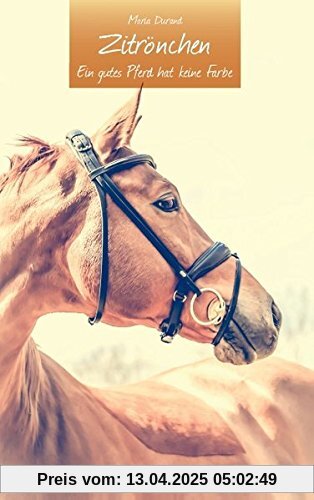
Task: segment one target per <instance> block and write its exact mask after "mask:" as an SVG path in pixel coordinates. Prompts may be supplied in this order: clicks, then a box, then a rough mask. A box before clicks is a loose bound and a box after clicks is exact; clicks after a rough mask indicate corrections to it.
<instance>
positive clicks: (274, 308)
mask: <svg viewBox="0 0 314 500" xmlns="http://www.w3.org/2000/svg"><path fill="white" fill-rule="evenodd" d="M271 312H272V315H273V322H274V325H275V327H276V328H277V330H278V331H279V329H280V327H281V320H282V315H281V312H280V310H279V308H278V306H277V305H276V304H275V302H274V301H272V305H271Z"/></svg>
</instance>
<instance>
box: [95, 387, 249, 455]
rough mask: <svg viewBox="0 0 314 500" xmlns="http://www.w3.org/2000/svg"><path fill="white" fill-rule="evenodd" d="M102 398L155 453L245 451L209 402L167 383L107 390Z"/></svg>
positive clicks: (190, 453)
mask: <svg viewBox="0 0 314 500" xmlns="http://www.w3.org/2000/svg"><path fill="white" fill-rule="evenodd" d="M103 399H104V401H105V404H106V407H107V408H108V410H109V411H110V412H111V414H112V415H113V416H114V417H115V418H116V419H117V420H118V421H119V422H121V423H122V424H123V425H124V426H125V427H126V428H127V429H128V430H129V431H130V432H131V433H132V434H133V435H134V436H135V437H136V438H137V439H138V440H139V441H141V442H142V443H143V444H144V445H145V446H146V447H147V448H149V449H151V450H153V451H155V452H158V453H163V454H171V455H183V456H186V457H201V456H212V455H221V456H226V455H230V456H231V455H239V454H241V453H243V451H244V450H243V448H242V446H241V444H240V442H239V441H238V439H237V437H236V436H235V434H234V433H233V431H232V430H231V428H230V426H229V425H228V424H227V423H226V422H225V421H224V419H223V418H222V417H221V415H220V414H219V413H218V412H217V411H215V409H214V408H213V407H212V406H211V405H210V404H209V402H208V403H205V402H204V401H202V400H201V399H200V398H198V397H197V396H194V395H192V394H190V393H188V392H186V391H184V390H182V389H178V388H176V387H174V386H171V385H169V384H167V383H162V382H160V381H158V380H153V379H150V380H148V381H145V382H142V383H138V384H133V385H129V386H124V387H121V388H118V389H110V390H108V389H106V391H104V392H103Z"/></svg>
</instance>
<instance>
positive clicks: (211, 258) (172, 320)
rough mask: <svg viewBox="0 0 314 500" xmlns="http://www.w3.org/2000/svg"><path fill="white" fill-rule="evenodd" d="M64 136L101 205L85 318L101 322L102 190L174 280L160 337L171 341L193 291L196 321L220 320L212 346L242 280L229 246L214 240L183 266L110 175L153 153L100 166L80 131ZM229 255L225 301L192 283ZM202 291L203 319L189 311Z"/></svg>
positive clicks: (104, 271)
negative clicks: (93, 301)
mask: <svg viewBox="0 0 314 500" xmlns="http://www.w3.org/2000/svg"><path fill="white" fill-rule="evenodd" d="M66 138H67V141H68V142H69V144H70V145H71V146H72V148H73V149H74V151H75V153H76V155H77V157H78V158H79V160H80V162H81V163H82V165H83V166H84V167H85V168H86V169H87V171H88V175H89V177H90V180H91V181H92V182H93V183H94V184H95V187H96V189H97V192H98V195H99V198H100V205H101V215H102V259H101V271H100V285H99V295H98V307H97V311H96V314H95V316H94V317H93V318H89V320H88V321H89V323H90V324H91V325H93V324H94V323H97V322H98V321H100V319H101V318H102V315H103V312H104V307H105V303H106V296H107V288H108V270H109V255H108V215H107V200H106V195H107V194H108V195H109V196H110V198H111V199H112V201H113V202H114V203H115V204H116V205H117V206H118V207H119V208H120V209H121V210H122V212H124V213H125V215H126V216H127V217H128V218H129V219H130V220H131V221H132V222H133V223H134V224H135V225H136V226H137V227H138V229H139V230H140V231H141V232H142V233H143V235H144V236H145V237H146V238H147V239H148V240H149V241H150V242H151V244H152V245H153V246H154V247H155V248H156V249H157V250H158V252H159V253H160V254H161V255H162V256H163V258H164V259H165V260H166V261H167V262H168V264H169V266H170V267H171V268H172V270H173V271H174V273H175V275H176V276H177V277H178V283H177V286H176V289H175V291H174V294H173V299H172V304H171V308H170V313H169V316H168V317H167V318H166V319H164V320H163V321H162V322H161V324H160V326H159V330H160V331H161V340H162V341H163V342H167V343H171V342H172V340H173V338H174V336H175V335H176V334H177V333H179V332H180V330H181V328H182V322H181V320H180V318H181V314H182V310H183V307H184V303H185V301H186V299H187V297H188V294H189V293H190V292H193V293H194V295H193V298H192V300H191V302H190V312H191V316H192V317H193V319H194V320H195V321H196V322H197V323H198V324H200V325H205V326H207V325H208V326H209V325H215V326H217V325H219V324H220V328H219V331H218V333H217V335H216V336H215V338H214V340H213V341H212V343H213V344H214V345H217V344H218V343H219V342H220V340H221V339H222V338H223V336H224V334H225V333H226V331H227V328H228V325H229V323H230V321H231V319H232V317H233V314H234V312H235V309H236V305H237V300H238V295H239V289H240V282H241V262H240V259H239V258H238V256H237V255H236V254H233V253H231V251H230V250H229V248H228V247H227V246H226V245H224V244H223V243H219V242H216V243H214V244H213V245H212V246H211V247H210V248H208V249H207V250H205V252H204V253H202V254H201V255H200V256H199V257H198V258H197V259H196V261H195V262H194V263H193V264H192V266H190V267H189V268H188V269H186V268H185V267H184V266H182V264H181V263H180V262H179V261H178V259H177V258H176V257H175V255H173V253H172V252H171V251H170V250H169V249H168V248H167V247H166V245H165V244H164V243H163V241H162V240H161V239H160V238H159V237H158V236H157V234H156V233H155V232H154V231H153V230H152V228H151V227H150V226H149V225H148V224H147V222H146V221H145V219H144V218H143V217H142V216H141V214H140V213H139V212H138V211H137V210H135V208H134V207H133V206H132V205H131V204H130V203H129V202H128V200H127V199H126V198H125V196H124V195H123V193H122V192H121V191H120V189H119V188H118V187H117V185H116V184H115V183H114V182H113V180H112V179H111V176H112V175H113V174H115V173H117V172H121V171H123V170H128V169H129V168H132V167H136V166H137V165H139V164H142V163H147V164H148V165H149V166H150V167H152V168H154V169H156V168H157V167H156V164H155V162H154V160H153V159H152V157H151V156H149V155H146V154H139V155H131V156H128V157H126V158H121V159H118V160H115V161H112V162H111V163H109V164H107V165H102V164H101V163H100V161H99V158H98V156H97V154H96V152H95V150H94V148H93V145H92V143H91V141H90V139H89V138H88V137H87V136H86V135H85V134H83V133H82V132H81V131H80V130H73V131H72V132H69V133H68V135H67V137H66ZM231 256H233V257H235V258H236V270H235V279H234V285H233V292H232V298H231V301H230V304H229V306H227V305H226V304H225V302H224V300H223V298H222V296H221V295H220V293H219V292H217V291H216V290H215V289H213V288H199V287H198V286H197V285H196V281H197V280H198V279H199V278H201V277H202V276H204V275H205V274H207V273H209V272H210V271H212V270H213V269H215V268H216V267H218V266H220V265H221V264H222V263H223V262H225V261H226V260H227V259H229V258H230V257H231ZM207 292H211V293H212V294H213V295H214V296H215V298H214V300H213V301H212V302H211V303H210V304H209V306H208V309H207V316H208V321H206V322H204V321H201V320H200V319H199V318H198V317H197V315H196V313H195V311H194V305H195V302H196V300H197V298H198V297H199V296H200V295H201V294H202V293H207Z"/></svg>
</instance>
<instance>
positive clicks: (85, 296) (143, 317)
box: [0, 91, 281, 364]
mask: <svg viewBox="0 0 314 500" xmlns="http://www.w3.org/2000/svg"><path fill="white" fill-rule="evenodd" d="M139 100H140V91H139V92H138V93H137V94H136V95H135V97H134V98H133V99H131V101H129V102H128V103H127V104H126V105H125V106H124V107H123V108H122V109H120V110H119V111H118V112H117V113H116V114H115V115H114V116H113V117H112V118H111V119H110V120H109V121H108V122H107V123H106V124H105V125H104V126H103V127H101V128H100V129H99V130H98V131H97V132H96V133H95V134H94V135H93V136H92V141H91V142H92V144H93V147H94V149H95V152H96V154H97V158H98V161H99V165H100V164H102V165H108V164H112V162H115V164H116V163H118V164H119V160H121V159H124V158H127V159H128V158H131V157H133V155H135V152H134V151H133V150H132V149H131V146H130V142H131V138H132V135H133V133H134V130H135V128H136V125H137V124H138V122H139V117H138V116H137V112H138V106H139ZM25 141H26V143H27V145H29V146H31V147H32V151H31V153H30V154H28V155H26V156H25V157H16V158H15V159H13V161H12V168H11V169H10V172H9V173H8V174H6V177H5V179H4V180H3V181H2V187H1V178H0V191H1V189H2V191H3V195H4V194H5V193H6V199H7V203H6V207H9V206H10V208H6V209H5V210H4V211H2V215H1V216H0V218H1V220H0V223H1V224H2V226H3V224H5V225H6V227H7V234H8V235H10V238H11V243H10V244H7V251H8V252H11V253H10V255H11V256H12V257H11V266H10V270H9V269H8V273H10V272H11V273H12V272H13V270H15V272H17V271H20V273H22V274H23V272H24V273H26V282H27V286H28V287H29V296H31V297H32V299H31V302H30V304H28V310H30V309H31V310H32V311H33V314H34V316H35V317H36V319H37V318H38V317H40V316H42V315H43V314H47V313H50V312H56V311H58V312H80V313H84V314H86V315H88V316H93V315H94V312H95V308H96V306H97V303H98V300H99V286H100V276H101V273H100V269H101V268H102V259H103V258H104V257H103V248H102V246H103V237H102V234H103V230H104V229H102V227H103V226H102V220H101V210H100V204H99V196H98V194H97V191H96V189H95V187H94V185H93V184H92V183H91V181H90V178H89V176H88V175H87V174H86V170H85V169H84V168H82V164H81V162H80V161H79V159H78V158H77V157H76V156H75V155H74V154H73V151H72V150H71V148H70V147H69V146H68V145H67V144H66V145H55V146H49V145H48V144H46V143H43V142H42V141H39V140H35V139H25ZM137 158H138V157H137ZM151 167H152V165H150V164H149V162H148V161H146V158H145V157H143V161H140V159H139V158H138V161H137V163H136V167H135V168H128V169H127V170H125V169H121V170H119V169H117V170H116V171H115V172H114V173H113V174H112V176H111V178H112V181H113V182H114V185H115V186H116V187H117V189H118V190H119V192H120V193H122V195H123V197H124V199H126V200H127V202H128V203H129V204H130V205H131V206H132V207H133V209H134V210H135V211H136V212H137V213H138V214H140V216H141V217H142V218H143V220H144V221H145V224H146V225H147V226H148V227H149V228H150V229H151V230H152V231H153V232H154V234H155V235H156V237H157V238H158V239H159V240H160V241H161V242H162V244H163V245H164V246H165V247H166V248H167V249H168V251H169V252H170V253H171V255H173V256H174V258H175V259H176V260H177V262H179V263H180V265H181V266H182V268H184V269H185V270H187V274H188V272H189V269H191V268H193V265H194V264H195V262H197V263H198V264H199V261H198V259H199V256H201V255H205V257H206V252H207V250H208V249H209V248H212V247H213V240H212V239H211V238H210V237H209V236H208V235H207V234H206V233H205V232H204V230H203V229H202V228H201V227H200V226H199V225H198V224H197V222H195V220H194V219H193V218H192V217H191V215H190V214H189V213H188V211H187V210H186V208H185V207H184V205H183V202H182V200H181V198H180V195H179V192H178V189H177V188H176V186H174V185H173V184H172V183H171V182H170V181H169V180H167V179H166V178H165V177H163V176H162V175H161V174H160V173H159V172H158V171H157V170H156V169H155V168H151ZM169 172H170V173H171V169H169ZM100 196H103V193H100ZM106 203H107V206H106V218H107V219H106V224H108V227H107V228H106V230H107V232H108V249H106V263H107V268H106V269H105V272H106V273H107V274H108V283H107V284H106V292H107V295H106V304H105V308H104V311H103V315H102V319H101V321H102V322H104V323H107V324H110V325H115V326H132V325H146V326H148V327H152V328H158V327H159V326H160V325H161V324H162V323H163V320H164V319H165V318H167V317H168V316H169V309H171V306H172V305H173V302H174V291H175V290H177V285H178V279H179V280H180V279H183V280H186V279H187V278H186V277H183V274H184V273H183V274H181V276H178V275H176V272H174V269H173V266H171V265H170V264H169V261H167V259H165V257H164V255H162V252H160V251H158V248H156V246H154V245H153V244H152V242H151V241H150V240H149V238H147V237H146V236H145V234H143V231H142V230H140V229H139V227H138V226H137V225H136V224H134V221H132V220H131V219H130V217H129V216H128V215H127V214H126V213H125V212H124V210H122V209H121V206H118V205H117V203H116V202H115V201H114V200H113V199H112V197H111V196H110V193H109V195H107V196H106ZM8 237H9V236H8ZM222 251H223V252H225V251H226V250H225V248H223V250H222ZM22 256H23V258H22ZM206 258H207V257H206ZM107 259H108V260H107ZM205 260H206V259H205ZM218 260H219V259H218ZM236 263H237V257H236V256H235V255H233V254H231V255H230V254H228V255H226V258H224V259H221V263H219V262H218V264H219V265H218V264H217V265H216V266H214V267H213V268H212V269H211V268H210V266H209V267H208V271H206V269H207V268H206V269H205V271H206V272H205V271H204V270H203V272H202V273H200V274H199V275H195V276H196V277H195V278H194V280H192V282H193V283H192V285H191V283H190V288H189V287H188V290H187V292H186V295H185V297H184V300H183V301H182V305H181V306H180V307H181V309H182V311H181V315H180V334H181V335H182V336H184V337H186V338H188V339H190V340H194V341H197V342H203V343H210V342H212V341H213V339H215V338H217V337H216V336H217V333H218V332H219V328H220V327H221V322H223V321H224V318H225V317H226V315H227V314H228V307H229V308H230V307H231V306H230V304H231V303H232V299H233V296H234V293H235V289H234V282H235V279H236V276H237V274H236V273H237V264H236ZM191 266H192V267H191ZM205 267H206V266H205ZM238 284H239V290H238V291H237V295H238V297H237V304H236V307H235V311H234V313H233V315H232V318H231V321H230V322H229V323H228V326H227V328H226V331H225V332H224V336H223V338H222V339H221V340H220V341H219V342H218V343H217V345H215V354H216V356H217V358H218V359H220V360H221V361H229V362H232V363H235V364H241V363H250V362H252V361H254V360H255V359H257V358H263V357H265V356H267V355H269V354H271V353H272V352H273V350H274V349H275V346H276V343H277V339H278V333H279V329H280V323H281V314H280V311H279V309H278V307H277V306H276V305H275V302H274V301H273V299H272V297H271V296H270V295H269V294H268V293H267V291H266V290H265V289H264V288H263V287H262V286H261V285H260V284H259V283H258V282H257V281H256V279H255V278H253V276H252V275H251V274H250V273H249V272H248V271H246V270H245V269H243V270H242V279H241V283H238ZM193 286H194V290H193ZM200 290H201V291H203V293H197V291H200ZM193 291H194V292H195V291H196V294H195V295H194V296H193ZM191 301H193V307H192V308H191ZM193 313H194V314H193ZM212 318H214V321H211V319H212ZM217 318H218V320H217ZM216 320H217V321H216Z"/></svg>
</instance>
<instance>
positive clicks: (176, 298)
mask: <svg viewBox="0 0 314 500" xmlns="http://www.w3.org/2000/svg"><path fill="white" fill-rule="evenodd" d="M187 298H188V296H187V295H185V294H184V293H180V292H178V290H175V291H174V294H173V296H172V300H173V302H182V303H184V302H185V301H186V299H187Z"/></svg>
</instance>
